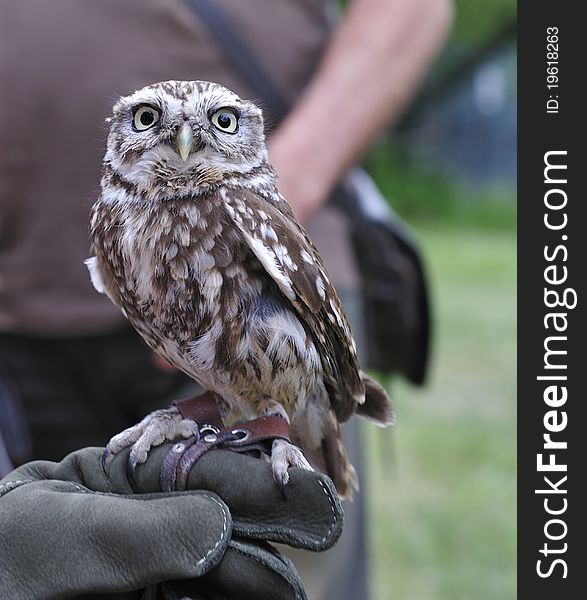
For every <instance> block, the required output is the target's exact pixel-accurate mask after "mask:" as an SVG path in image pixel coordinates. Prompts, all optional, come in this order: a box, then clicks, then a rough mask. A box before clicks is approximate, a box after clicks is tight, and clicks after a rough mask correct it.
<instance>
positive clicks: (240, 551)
mask: <svg viewBox="0 0 587 600" xmlns="http://www.w3.org/2000/svg"><path fill="white" fill-rule="evenodd" d="M231 548H232V550H234V551H235V552H238V553H239V554H242V555H243V556H244V557H246V558H252V559H253V560H256V561H257V562H258V563H259V564H260V565H262V566H263V567H266V568H268V569H271V570H273V569H272V568H271V565H270V564H269V562H267V561H263V560H261V559H260V558H259V557H258V556H255V555H254V554H247V553H246V552H243V551H242V550H239V549H238V548H235V547H234V546H231ZM273 572H274V573H275V572H276V571H273ZM277 574H278V575H280V576H281V577H283V578H284V579H285V580H286V581H287V579H286V578H285V577H284V576H283V574H282V573H279V572H277ZM287 583H288V584H289V585H290V586H291V587H292V588H293V589H294V591H295V594H296V600H303V599H302V596H300V594H299V593H298V590H296V589H295V587H294V586H293V585H292V583H291V582H290V581H287Z"/></svg>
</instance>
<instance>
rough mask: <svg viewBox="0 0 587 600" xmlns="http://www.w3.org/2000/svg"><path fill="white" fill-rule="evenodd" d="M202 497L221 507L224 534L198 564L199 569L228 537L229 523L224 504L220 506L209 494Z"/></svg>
mask: <svg viewBox="0 0 587 600" xmlns="http://www.w3.org/2000/svg"><path fill="white" fill-rule="evenodd" d="M202 496H206V497H207V498H210V500H212V501H213V502H215V503H216V504H218V506H219V507H220V510H221V511H222V519H223V523H222V533H221V534H220V538H219V539H218V541H217V542H216V544H215V545H214V547H213V548H211V549H210V550H208V552H206V554H205V555H204V557H203V558H201V559H200V560H199V561H198V562H197V563H196V566H197V567H199V566H200V565H201V564H202V563H203V562H205V561H206V560H207V558H208V557H209V556H210V554H212V552H214V551H215V550H216V548H218V546H219V545H220V542H222V540H223V539H224V536H225V535H226V527H227V523H228V520H227V518H226V511H225V510H224V506H222V504H220V502H218V500H216V498H213V497H212V496H209V495H208V494H202Z"/></svg>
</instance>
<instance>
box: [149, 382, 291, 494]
mask: <svg viewBox="0 0 587 600" xmlns="http://www.w3.org/2000/svg"><path fill="white" fill-rule="evenodd" d="M175 405H176V406H177V408H178V410H179V412H180V414H181V415H182V417H183V418H184V419H190V420H192V421H195V422H196V423H197V425H198V429H197V434H196V435H194V437H192V438H189V439H187V440H183V441H181V442H178V443H177V444H175V445H174V446H172V448H171V450H170V451H169V452H168V453H167V455H166V456H165V458H164V460H163V463H162V464H161V472H160V482H161V489H162V490H163V491H164V492H173V491H182V490H185V489H186V485H187V479H188V475H189V473H190V471H191V469H192V468H193V466H194V465H195V464H196V462H197V460H198V459H199V458H200V457H201V456H202V455H203V454H205V453H206V452H208V451H209V450H212V449H213V448H222V449H225V450H232V451H235V452H249V453H253V452H254V453H257V454H259V453H265V454H271V446H272V444H273V441H274V440H276V439H283V440H287V441H288V442H291V440H290V437H289V424H288V423H287V421H285V419H282V418H281V417H278V416H266V417H260V418H258V419H253V420H252V421H247V422H245V423H238V424H237V425H234V426H233V427H225V426H224V423H223V422H222V418H221V417H220V413H219V412H218V408H217V407H216V402H215V401H214V396H213V395H212V394H211V393H210V392H205V393H204V394H202V395H200V396H196V397H195V398H189V399H187V400H179V401H177V402H175Z"/></svg>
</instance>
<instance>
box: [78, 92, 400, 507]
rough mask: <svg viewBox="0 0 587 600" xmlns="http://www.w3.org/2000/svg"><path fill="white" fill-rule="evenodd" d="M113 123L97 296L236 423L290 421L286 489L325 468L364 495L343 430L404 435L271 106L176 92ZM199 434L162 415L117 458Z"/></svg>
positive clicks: (154, 96)
mask: <svg viewBox="0 0 587 600" xmlns="http://www.w3.org/2000/svg"><path fill="white" fill-rule="evenodd" d="M108 121H109V123H110V132H109V135H108V142H107V151H106V154H105V157H104V162H103V173H102V180H101V194H100V197H99V199H98V201H97V202H96V203H95V205H94V206H93V208H92V212H91V220H90V238H91V244H92V252H93V254H94V256H92V257H91V258H89V259H88V260H87V261H86V263H87V266H88V268H89V271H90V275H91V279H92V282H93V284H94V286H95V288H96V289H97V290H98V291H99V292H102V293H105V294H106V295H107V296H108V297H109V298H110V299H111V300H112V302H114V304H116V305H117V306H118V307H120V309H121V310H122V312H123V314H124V315H125V316H126V318H127V319H128V320H129V321H130V323H131V324H132V325H133V326H134V328H135V329H136V330H137V331H138V333H139V334H140V335H141V336H142V337H143V338H144V340H145V341H146V343H147V344H148V345H149V346H150V347H151V348H152V349H153V350H154V351H155V352H157V353H158V354H160V355H161V356H163V357H164V358H165V359H167V360H168V361H169V362H170V363H171V364H172V365H174V366H175V367H176V368H177V369H180V370H181V371H183V372H184V373H186V374H187V375H189V376H190V377H192V378H193V379H195V380H196V381H198V382H199V383H200V384H201V385H202V386H203V387H204V388H206V389H207V390H209V391H210V392H211V393H212V394H213V397H214V398H215V401H216V404H217V407H218V410H219V412H220V414H221V416H222V419H223V421H224V423H225V425H226V426H231V425H232V424H235V423H237V422H243V421H247V420H250V419H254V418H258V417H261V416H266V415H278V416H281V417H282V418H283V419H285V420H286V421H287V422H288V423H289V425H290V434H291V437H292V441H295V443H296V445H294V444H292V443H289V442H287V441H285V440H282V439H278V440H275V441H274V442H273V445H272V448H271V457H270V460H271V465H272V469H273V474H274V477H275V479H276V481H277V482H278V483H279V484H280V485H282V486H283V485H285V484H286V483H287V481H288V472H287V471H288V468H289V467H292V466H297V467H302V468H308V469H311V468H312V466H311V465H310V463H309V462H308V460H307V458H306V457H311V461H312V464H313V465H314V466H316V467H317V468H319V469H321V470H323V471H325V472H326V473H327V474H328V475H329V476H330V477H331V478H332V479H333V481H334V483H335V485H336V487H337V490H338V492H339V493H340V495H341V496H348V495H349V494H350V493H351V491H352V489H353V488H356V487H357V477H356V473H355V470H354V468H353V467H352V465H351V464H350V462H349V459H348V456H347V453H346V451H345V448H344V446H343V444H342V442H341V437H340V423H341V422H343V421H346V420H347V419H349V418H350V417H351V415H353V413H357V414H359V415H361V416H364V417H367V418H370V419H371V420H373V421H375V422H377V423H378V424H380V425H388V424H390V423H391V422H392V420H393V413H392V409H391V404H390V401H389V398H388V396H387V394H386V392H385V391H384V390H383V388H382V387H381V386H380V385H379V384H377V383H376V382H375V381H374V380H372V379H371V378H370V377H369V376H367V375H366V374H365V373H364V372H362V371H361V368H360V366H359V361H358V359H357V353H356V347H355V342H354V340H353V337H352V334H351V329H350V327H349V324H348V321H347V318H346V317H345V314H344V312H343V310H342V308H341V304H340V301H339V299H338V297H337V294H336V292H335V290H334V288H333V286H332V284H331V282H330V280H329V277H328V274H327V272H326V269H325V267H324V265H323V262H322V260H321V258H320V256H319V254H318V252H317V250H316V248H315V247H314V245H313V244H312V242H311V241H310V239H309V237H308V235H307V234H306V232H305V230H304V229H303V227H302V226H301V225H300V224H299V223H298V222H297V220H296V219H295V217H294V215H293V213H292V211H291V208H290V207H289V205H288V204H287V202H286V200H285V199H284V198H283V197H282V196H281V195H280V193H279V192H278V190H277V179H276V174H275V172H274V170H273V169H272V167H271V166H270V164H269V163H268V155H267V148H266V146H265V138H264V128H263V117H262V112H261V110H260V109H259V108H258V107H257V106H256V105H255V104H254V103H252V102H250V101H246V100H242V99H241V98H239V97H238V96H236V95H235V94H234V93H232V92H231V91H229V90H228V89H226V88H224V87H222V86H220V85H217V84H215V83H209V82H203V81H167V82H163V83H156V84H153V85H149V86H147V87H145V88H143V89H141V90H139V91H137V92H135V93H133V94H132V95H130V96H127V97H123V98H121V99H120V100H118V102H117V103H116V104H115V106H114V109H113V115H112V117H111V118H109V119H108ZM300 176H302V177H303V174H300ZM194 426H195V424H194V423H193V422H190V421H189V420H185V419H183V417H182V416H181V415H180V413H179V411H178V409H177V408H175V407H171V408H168V409H162V410H159V411H155V412H154V413H152V414H151V415H149V416H147V417H146V418H145V419H144V420H143V421H142V422H141V423H139V424H138V425H136V426H134V427H131V428H130V429H127V430H126V431H124V432H122V433H121V434H119V435H117V436H115V437H114V438H112V440H111V441H110V443H109V445H108V450H109V451H110V452H112V453H116V452H118V451H119V450H121V449H122V448H123V447H127V446H130V445H133V448H132V451H131V458H130V460H131V462H132V463H133V465H136V464H138V463H140V462H143V461H144V460H146V457H147V452H148V450H149V449H150V448H151V447H152V446H153V445H156V444H159V443H161V442H162V441H164V440H166V439H174V438H178V437H182V436H183V437H188V436H190V435H192V433H193V431H194Z"/></svg>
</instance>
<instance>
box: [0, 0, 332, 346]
mask: <svg viewBox="0 0 587 600" xmlns="http://www.w3.org/2000/svg"><path fill="white" fill-rule="evenodd" d="M218 1H219V3H220V4H221V5H222V6H223V7H224V8H225V10H226V11H227V12H228V13H229V14H230V15H231V18H232V20H233V22H234V23H235V24H236V25H237V26H238V28H239V30H240V31H241V34H242V36H243V37H244V39H245V40H246V41H247V42H248V43H249V44H250V45H251V46H252V48H253V49H254V50H255V52H256V54H257V56H258V58H259V60H261V61H262V62H263V64H264V66H265V68H266V69H267V70H268V71H269V72H270V73H271V74H272V76H273V77H274V79H275V81H276V83H277V84H278V85H279V86H280V87H281V88H282V90H284V92H285V93H286V94H288V95H289V97H290V99H291V100H293V99H295V97H296V96H297V95H298V94H299V93H300V91H301V90H302V89H303V87H304V85H305V84H306V83H307V81H308V80H309V78H310V76H311V74H312V72H313V69H314V68H315V65H316V63H317V61H318V59H319V56H320V54H321V51H322V49H323V45H324V43H325V40H326V37H327V31H328V24H327V19H326V18H325V13H324V10H323V6H322V2H321V1H320V0H246V1H244V0H218ZM166 79H205V80H212V81H217V82H219V83H221V84H223V85H225V86H227V87H229V88H231V89H233V90H234V91H235V92H236V93H238V94H239V95H241V96H243V97H247V98H253V94H252V92H251V90H249V89H247V86H246V83H245V82H244V81H243V80H242V78H241V76H239V74H238V73H237V72H236V71H235V70H234V68H233V67H232V65H230V64H228V63H227V61H226V59H225V58H224V55H223V54H222V51H221V50H220V49H219V48H218V46H217V45H216V42H215V41H214V40H213V38H212V37H211V36H210V34H209V33H208V32H207V31H206V30H205V27H204V26H203V24H202V23H200V22H199V21H198V19H197V18H196V16H195V15H194V14H193V12H192V11H191V9H190V8H189V7H188V6H187V5H185V4H184V2H183V0H100V1H96V0H18V1H14V0H0V331H4V332H18V333H30V334H35V335H51V336H74V335H86V334H98V333H103V332H108V331H110V330H113V329H116V328H117V327H119V326H122V325H123V323H124V320H123V318H122V316H121V315H120V313H119V311H118V309H116V308H115V307H114V306H113V305H112V304H111V303H110V301H109V300H108V299H107V298H106V297H104V296H101V295H99V294H97V293H96V292H95V290H94V289H93V287H92V285H91V283H90V279H89V277H88V274H87V272H86V268H85V266H84V265H83V260H84V259H85V258H86V257H87V256H88V247H89V244H88V233H87V232H88V214H89V210H90V207H91V205H92V204H93V202H94V201H95V199H96V197H97V194H98V193H99V180H100V164H101V158H102V155H103V152H104V148H105V133H106V126H105V124H104V119H105V117H107V116H108V114H109V113H110V111H111V107H112V104H113V102H114V101H115V99H116V98H117V97H118V96H120V95H125V94H128V93H130V92H132V91H133V90H135V89H138V88H141V87H143V86H144V85H146V84H148V83H152V82H155V81H162V80H166Z"/></svg>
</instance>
